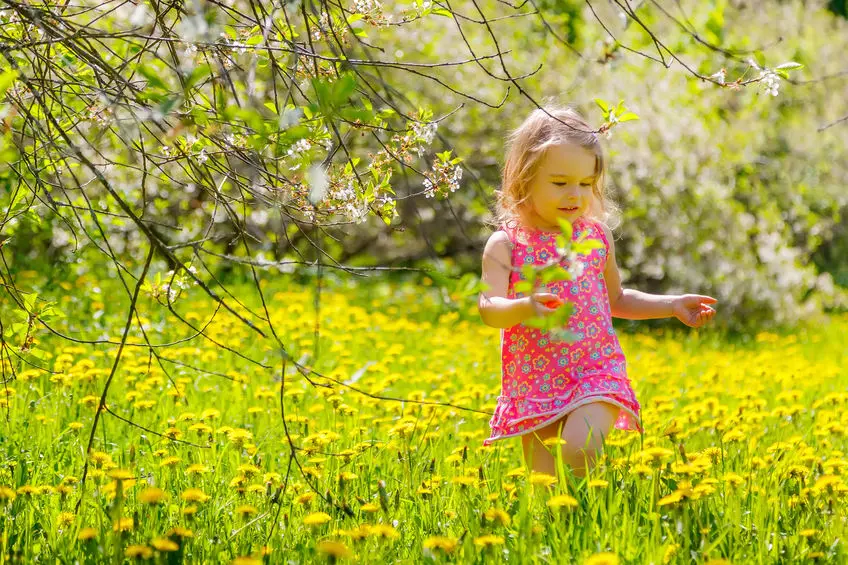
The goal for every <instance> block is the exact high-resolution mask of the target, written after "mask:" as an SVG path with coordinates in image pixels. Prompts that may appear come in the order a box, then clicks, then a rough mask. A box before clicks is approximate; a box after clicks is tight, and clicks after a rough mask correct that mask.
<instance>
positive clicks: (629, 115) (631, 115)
mask: <svg viewBox="0 0 848 565" xmlns="http://www.w3.org/2000/svg"><path fill="white" fill-rule="evenodd" d="M638 119H639V116H637V115H636V114H634V113H633V112H625V113H624V114H622V115H621V116H619V117H618V122H619V123H621V122H629V121H631V120H638Z"/></svg>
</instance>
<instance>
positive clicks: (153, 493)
mask: <svg viewBox="0 0 848 565" xmlns="http://www.w3.org/2000/svg"><path fill="white" fill-rule="evenodd" d="M138 500H139V502H142V503H144V504H159V503H161V502H164V501H166V500H168V493H166V492H165V491H164V490H162V489H161V488H158V487H148V488H146V489H144V490H143V491H141V492H140V493H138Z"/></svg>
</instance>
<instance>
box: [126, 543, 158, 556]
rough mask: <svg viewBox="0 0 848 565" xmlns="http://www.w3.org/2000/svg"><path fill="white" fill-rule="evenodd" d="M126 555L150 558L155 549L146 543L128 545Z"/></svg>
mask: <svg viewBox="0 0 848 565" xmlns="http://www.w3.org/2000/svg"><path fill="white" fill-rule="evenodd" d="M124 555H126V556H127V557H129V558H130V559H150V558H151V557H153V550H152V549H150V548H149V547H147V546H146V545H128V546H127V549H125V550H124Z"/></svg>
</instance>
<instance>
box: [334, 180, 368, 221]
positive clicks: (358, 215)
mask: <svg viewBox="0 0 848 565" xmlns="http://www.w3.org/2000/svg"><path fill="white" fill-rule="evenodd" d="M354 182H355V181H354V179H353V178H352V177H351V178H348V179H347V182H346V183H345V182H342V183H340V184H338V185H337V186H338V187H339V188H336V189H334V190H332V191H331V197H332V199H333V200H335V201H336V202H338V204H339V208H338V209H337V211H338V212H339V213H340V214H341V215H343V216H345V217H346V218H348V219H350V220H351V221H353V222H356V223H357V224H361V223H363V222H365V220H366V219H367V217H368V203H367V202H366V201H365V199H364V198H359V196H358V195H357V194H356V188H355V187H354Z"/></svg>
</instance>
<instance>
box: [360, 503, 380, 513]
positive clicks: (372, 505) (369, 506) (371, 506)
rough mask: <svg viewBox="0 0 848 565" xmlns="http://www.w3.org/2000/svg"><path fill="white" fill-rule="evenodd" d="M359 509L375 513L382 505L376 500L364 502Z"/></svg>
mask: <svg viewBox="0 0 848 565" xmlns="http://www.w3.org/2000/svg"><path fill="white" fill-rule="evenodd" d="M359 509H360V510H362V511H363V512H369V513H374V512H377V511H378V510H380V507H379V506H378V505H377V504H376V503H374V502H368V503H367V504H363V505H362V506H360V508H359Z"/></svg>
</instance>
